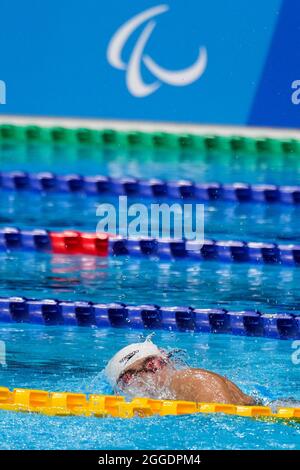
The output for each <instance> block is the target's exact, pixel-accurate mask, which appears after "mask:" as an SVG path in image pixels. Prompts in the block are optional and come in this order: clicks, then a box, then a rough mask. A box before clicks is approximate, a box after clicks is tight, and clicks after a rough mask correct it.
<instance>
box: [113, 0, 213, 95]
mask: <svg viewBox="0 0 300 470" xmlns="http://www.w3.org/2000/svg"><path fill="white" fill-rule="evenodd" d="M168 10H169V6H168V5H158V6H156V7H153V8H150V9H149V10H146V11H143V12H142V13H139V14H138V15H136V16H134V17H133V18H131V19H130V20H129V21H127V22H126V23H124V24H123V25H122V26H121V27H120V28H119V29H118V30H117V31H116V33H115V34H114V35H113V37H112V39H111V40H110V42H109V45H108V48H107V60H108V62H109V63H110V65H112V66H113V67H115V68H116V69H118V70H123V71H124V72H125V77H126V85H127V89H128V91H129V92H130V93H131V94H132V95H133V96H135V97H139V98H142V97H145V96H148V95H150V94H151V93H154V92H155V91H156V90H157V89H158V88H159V87H160V86H161V85H162V83H165V84H167V85H172V86H186V85H190V84H191V83H193V82H195V81H196V80H198V79H199V78H200V77H201V75H203V73H204V71H205V69H206V66H207V51H206V48H205V47H199V51H198V57H197V59H196V60H195V62H194V63H193V64H192V65H190V66H189V67H187V68H184V69H180V70H169V69H166V68H164V67H162V66H161V65H159V64H157V63H156V62H155V61H154V59H153V58H152V57H150V56H149V55H148V54H146V53H145V48H146V46H147V42H148V40H149V38H150V36H151V34H152V33H153V30H154V28H155V27H156V21H154V20H153V18H155V17H156V16H158V15H161V14H162V13H165V12H166V11H168ZM144 23H145V27H144V29H143V30H142V32H141V34H140V35H139V37H138V39H137V41H136V43H135V45H134V47H133V50H132V52H131V55H130V57H129V60H128V61H127V62H125V61H124V59H123V58H122V52H123V49H124V47H125V45H126V42H127V40H128V39H129V38H130V36H131V35H132V34H133V33H134V31H135V30H136V29H137V28H138V27H139V26H141V25H142V24H144ZM142 66H144V67H146V68H147V69H148V71H149V72H150V73H151V74H152V75H153V77H154V78H155V81H153V82H152V83H146V82H145V81H144V79H143V75H142Z"/></svg>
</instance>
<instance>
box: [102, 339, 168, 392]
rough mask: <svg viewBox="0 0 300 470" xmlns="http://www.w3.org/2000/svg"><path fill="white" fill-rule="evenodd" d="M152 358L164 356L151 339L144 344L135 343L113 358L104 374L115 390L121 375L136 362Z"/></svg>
mask: <svg viewBox="0 0 300 470" xmlns="http://www.w3.org/2000/svg"><path fill="white" fill-rule="evenodd" d="M151 356H160V357H164V354H163V352H162V351H161V350H160V349H159V348H158V347H157V346H155V344H153V343H152V341H150V340H149V339H146V341H144V342H143V343H134V344H130V345H129V346H125V348H123V349H121V350H120V351H119V352H117V354H115V355H114V356H113V357H112V359H111V360H110V361H109V363H108V364H107V366H106V367H105V370H104V373H105V375H106V377H107V380H108V381H109V383H110V385H111V386H112V387H113V388H114V387H115V386H116V384H117V382H118V379H119V377H120V375H121V374H122V373H123V372H124V371H125V370H126V369H127V367H129V366H130V365H131V364H133V363H134V362H135V361H138V360H139V359H146V358H147V357H151Z"/></svg>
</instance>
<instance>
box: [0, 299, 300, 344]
mask: <svg viewBox="0 0 300 470" xmlns="http://www.w3.org/2000/svg"><path fill="white" fill-rule="evenodd" d="M0 321H2V322H7V323H10V322H17V323H34V324H40V325H46V326H49V325H50V326H51V325H65V326H89V327H99V328H107V327H113V328H133V329H151V330H157V329H161V330H166V331H181V332H188V331H193V332H196V333H223V334H225V333H228V334H233V335H239V336H257V337H266V338H274V339H300V312H299V313H297V312H295V313H276V314H275V313H273V314H271V313H263V312H259V311H256V310H239V311H234V310H226V309H222V308H193V307H184V306H158V305H153V304H152V305H151V304H150V305H146V304H145V305H130V304H128V305H126V304H124V303H120V302H114V303H107V304H104V303H99V302H89V301H65V300H57V299H27V298H26V297H0Z"/></svg>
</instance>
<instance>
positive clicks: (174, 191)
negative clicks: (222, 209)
mask: <svg viewBox="0 0 300 470" xmlns="http://www.w3.org/2000/svg"><path fill="white" fill-rule="evenodd" d="M0 188H2V189H9V190H15V191H24V190H27V191H34V192H40V193H46V194H49V193H53V192H61V193H68V192H69V193H73V194H74V193H81V194H82V193H84V194H86V195H104V194H109V195H117V196H118V195H126V196H133V197H134V196H135V197H137V196H138V197H146V198H147V197H152V198H153V197H154V198H158V197H159V198H166V197H169V198H175V199H193V200H197V201H203V202H205V201H230V202H239V203H242V202H258V203H287V204H300V186H288V185H285V186H276V185H271V184H252V185H251V184H244V183H233V184H221V183H195V182H193V181H188V180H181V181H165V180H161V179H157V178H152V179H148V180H146V179H138V178H110V177H107V176H102V175H96V176H81V175H79V174H69V175H56V174H54V173H51V172H40V173H27V172H23V171H11V172H1V173H0Z"/></svg>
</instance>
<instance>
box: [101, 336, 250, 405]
mask: <svg viewBox="0 0 300 470" xmlns="http://www.w3.org/2000/svg"><path fill="white" fill-rule="evenodd" d="M105 375H106V377H107V379H108V381H109V383H110V385H111V386H112V388H113V389H114V391H115V392H121V393H124V394H125V395H127V396H129V397H131V398H133V397H137V396H139V397H142V396H144V397H149V398H157V399H169V400H185V401H196V402H209V403H229V404H234V405H254V404H255V400H254V399H253V398H252V397H250V396H248V395H245V394H244V393H243V392H242V391H241V390H240V389H239V388H238V387H237V386H236V385H235V384H234V383H232V382H231V381H230V380H228V379H226V378H225V377H222V376H221V375H218V374H215V373H214V372H210V371H208V370H204V369H194V368H193V369H192V368H188V367H186V368H183V369H176V368H175V363H174V362H173V361H172V360H171V359H170V357H169V355H168V354H167V353H166V352H165V351H163V350H161V349H159V348H158V347H157V346H156V345H155V344H154V343H152V341H151V340H149V339H147V340H146V341H145V342H143V343H135V344H131V345H129V346H126V347H125V348H123V349H121V350H120V351H119V352H118V353H117V354H115V356H113V358H112V359H111V360H110V361H109V363H108V364H107V366H106V368H105Z"/></svg>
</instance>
